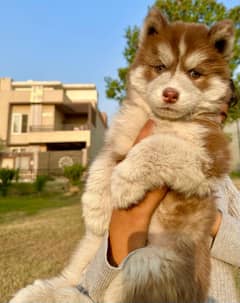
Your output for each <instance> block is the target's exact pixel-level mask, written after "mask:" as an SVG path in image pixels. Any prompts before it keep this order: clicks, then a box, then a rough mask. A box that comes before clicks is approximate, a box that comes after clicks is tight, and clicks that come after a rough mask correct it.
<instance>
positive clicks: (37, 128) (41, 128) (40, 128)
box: [29, 123, 90, 132]
mask: <svg viewBox="0 0 240 303" xmlns="http://www.w3.org/2000/svg"><path fill="white" fill-rule="evenodd" d="M89 129H90V127H89V124H88V123H85V124H62V125H61V126H54V125H31V126H30V127H29V131H30V132H53V131H62V130H66V131H67V130H73V131H74V130H89Z"/></svg>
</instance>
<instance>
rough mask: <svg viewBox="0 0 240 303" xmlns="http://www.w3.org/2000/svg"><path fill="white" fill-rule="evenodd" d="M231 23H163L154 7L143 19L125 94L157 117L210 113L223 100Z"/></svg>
mask: <svg viewBox="0 0 240 303" xmlns="http://www.w3.org/2000/svg"><path fill="white" fill-rule="evenodd" d="M233 44H234V29H233V23H232V21H230V20H224V21H221V22H218V23H216V24H215V25H213V26H212V27H211V28H210V29H209V28H208V27H207V26H205V25H203V24H196V23H184V22H174V23H169V22H168V21H167V20H166V18H165V17H164V16H163V15H162V14H161V13H160V11H159V10H158V9H157V8H152V9H151V10H150V12H149V14H148V16H147V17H146V19H145V22H144V25H143V28H142V30H141V33H140V37H139V48H138V51H137V53H136V57H135V60H134V62H133V64H132V66H131V68H130V72H129V85H128V91H129V92H131V90H133V91H136V92H137V93H138V94H140V95H141V97H142V98H143V100H144V102H146V103H147V104H148V105H149V106H150V107H151V109H152V111H153V112H154V113H155V114H156V115H157V116H159V117H161V118H166V119H173V120H175V119H180V118H184V117H189V116H190V115H192V114H195V115H196V114H200V113H216V112H218V111H219V107H220V104H221V103H222V102H225V100H226V98H227V96H228V95H229V89H230V88H229V78H230V71H229V66H228V61H229V59H230V58H231V53H232V49H233Z"/></svg>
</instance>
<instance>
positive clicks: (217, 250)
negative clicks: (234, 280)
mask: <svg viewBox="0 0 240 303" xmlns="http://www.w3.org/2000/svg"><path fill="white" fill-rule="evenodd" d="M211 255H212V256H213V257H214V258H216V259H219V260H221V261H224V262H226V263H229V264H231V265H234V266H237V267H240V258H239V256H240V222H239V220H237V219H236V218H234V217H232V216H230V215H227V214H224V213H223V215H222V221H221V225H220V227H219V230H218V233H217V235H216V237H215V239H214V241H213V244H212V249H211Z"/></svg>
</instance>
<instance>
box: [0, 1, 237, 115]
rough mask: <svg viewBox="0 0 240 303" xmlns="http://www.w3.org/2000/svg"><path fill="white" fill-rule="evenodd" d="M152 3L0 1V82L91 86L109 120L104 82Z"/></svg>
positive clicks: (232, 3) (121, 63)
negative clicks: (127, 37) (132, 29)
mask: <svg viewBox="0 0 240 303" xmlns="http://www.w3.org/2000/svg"><path fill="white" fill-rule="evenodd" d="M154 2H155V1H153V0H90V1H86V0H85V1H83V0H41V1H37V0H11V1H6V0H0V12H1V14H0V39H1V42H0V77H11V78H13V79H14V80H16V81H25V80H59V81H62V82H67V83H70V82H74V83H77V82H80V83H95V84H96V86H97V89H98V92H99V108H100V110H101V111H105V112H107V113H108V115H109V117H110V119H111V117H112V116H113V114H114V113H115V112H116V110H117V108H118V106H117V102H115V101H113V100H108V99H107V98H106V97H105V82H104V77H105V76H112V77H115V76H116V71H117V68H118V67H121V66H124V65H125V61H124V58H123V55H122V52H123V49H124V46H125V40H124V32H125V29H126V28H127V27H128V26H129V25H130V26H133V25H138V26H140V25H141V24H142V20H143V18H144V17H145V15H146V13H147V8H148V7H149V6H151V5H152V4H153V3H154ZM222 2H223V3H224V4H225V5H226V6H227V7H232V6H235V5H239V4H240V0H231V1H222Z"/></svg>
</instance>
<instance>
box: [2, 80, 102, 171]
mask: <svg viewBox="0 0 240 303" xmlns="http://www.w3.org/2000/svg"><path fill="white" fill-rule="evenodd" d="M97 102H98V94H97V90H96V86H95V85H94V84H63V83H61V82H59V81H51V82H50V81H49V82H48V81H24V82H20V81H13V80H12V79H10V78H0V121H1V123H0V138H1V139H2V140H3V142H4V143H5V146H6V148H5V150H4V152H1V158H0V166H1V167H10V168H19V169H20V171H22V173H23V172H25V174H26V175H29V174H30V175H31V176H35V175H36V174H49V173H51V174H60V173H61V171H62V167H63V166H64V165H70V164H72V163H74V162H80V163H82V164H83V165H87V163H88V162H89V161H90V160H91V159H93V158H94V156H95V155H96V153H97V152H98V151H99V149H100V147H101V145H102V143H103V135H104V131H105V130H106V128H107V122H106V115H105V114H103V113H101V112H100V111H99V110H98V107H97V105H98V104H97Z"/></svg>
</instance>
